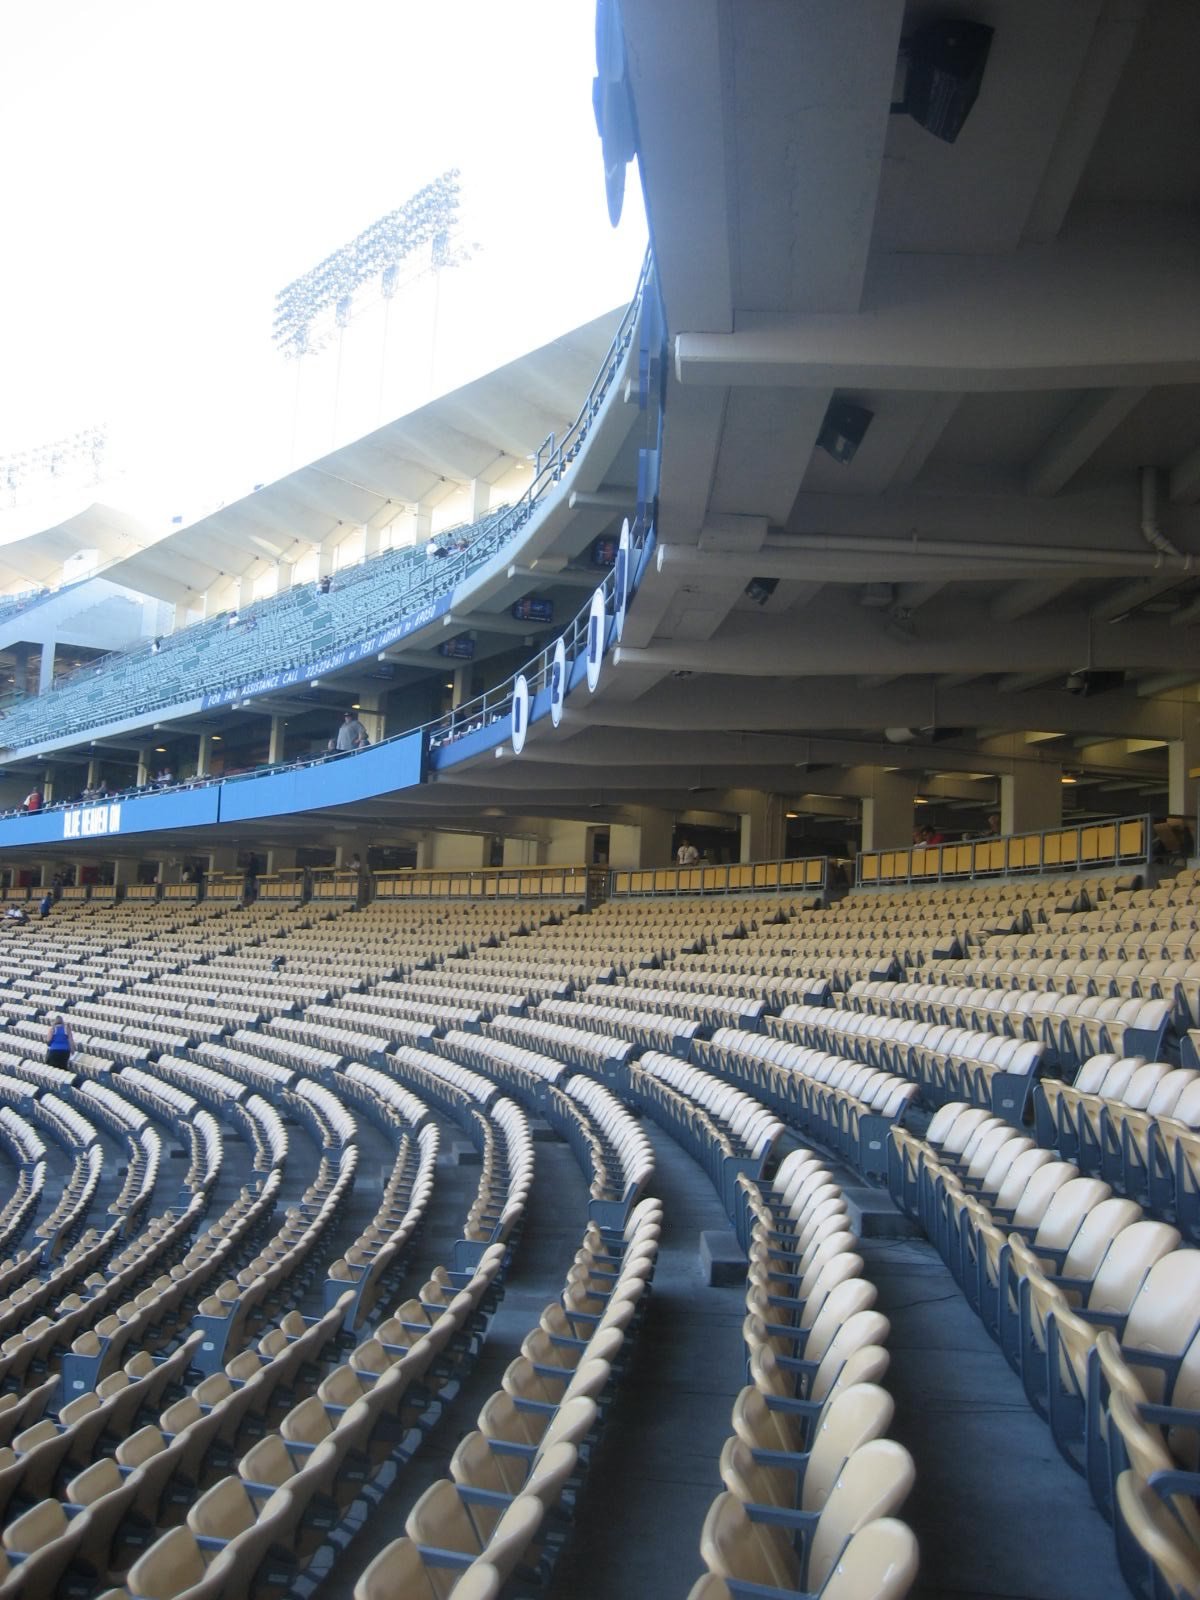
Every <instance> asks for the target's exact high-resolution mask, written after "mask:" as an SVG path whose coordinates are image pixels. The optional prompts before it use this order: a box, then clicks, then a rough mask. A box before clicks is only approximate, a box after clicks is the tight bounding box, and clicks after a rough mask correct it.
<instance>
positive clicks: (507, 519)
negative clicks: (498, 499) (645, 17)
mask: <svg viewBox="0 0 1200 1600" xmlns="http://www.w3.org/2000/svg"><path fill="white" fill-rule="evenodd" d="M651 270H652V258H651V255H650V252H649V251H647V253H646V256H645V258H644V260H643V262H642V267H641V271H640V273H639V275H638V281H637V286H636V288H635V290H634V294H633V298H632V299H631V300H630V302H629V305H628V306H627V307H626V309H625V311H624V313H623V315H622V317H621V321H620V324H619V326H618V328H617V331H616V333H615V334H614V335H613V338H612V341H611V343H610V344H609V348H608V352H607V354H606V355H605V358H604V361H603V362H602V364H601V366H600V370H599V371H598V373H597V374H596V377H595V378H594V379H593V380H592V384H591V387H590V388H589V390H588V392H587V395H586V397H585V398H584V401H583V403H582V405H581V406H580V408H579V411H578V413H577V415H576V417H575V420H574V421H573V422H572V423H571V424H570V426H569V427H568V428H567V429H566V431H565V432H564V433H563V434H562V436H561V437H560V438H559V439H558V440H557V442H556V443H555V445H554V448H553V450H552V452H551V453H550V454H549V455H548V457H547V458H546V460H545V462H544V463H540V464H539V466H538V469H537V470H536V471H535V473H534V476H533V480H532V482H531V483H530V484H529V486H528V488H527V489H526V490H525V493H524V494H523V495H522V496H521V498H520V499H519V500H518V501H516V503H515V504H514V505H513V506H511V507H510V508H509V509H508V510H507V511H506V512H504V513H503V514H502V515H500V516H499V517H497V518H496V519H495V520H494V522H492V523H491V525H490V526H489V527H488V528H487V529H486V530H485V532H484V533H482V534H481V535H480V536H479V537H478V538H477V539H475V540H473V541H472V542H471V544H470V545H468V546H467V548H466V549H465V550H462V551H458V552H451V553H450V554H449V555H447V556H446V557H444V558H443V559H441V560H439V561H437V562H436V563H435V567H434V570H433V571H430V572H428V573H425V574H423V575H422V576H421V577H419V578H418V579H417V581H416V582H415V583H414V584H411V585H410V586H409V588H408V589H407V590H406V592H405V595H404V601H405V611H404V613H403V615H404V616H408V615H415V614H416V613H418V612H419V611H420V610H421V608H422V606H423V605H424V604H427V603H428V600H429V598H430V597H431V596H440V595H442V594H448V593H449V592H451V591H452V590H453V589H454V588H455V587H456V586H457V584H458V583H460V582H461V581H462V580H463V579H464V578H467V577H469V576H471V575H472V574H473V573H474V572H476V571H478V570H479V568H481V567H482V566H484V565H485V564H486V563H487V562H488V561H490V560H491V559H492V558H493V557H494V556H495V555H496V554H497V553H498V552H499V551H500V550H501V549H503V548H504V547H505V546H506V545H508V544H510V543H511V542H512V540H513V538H514V537H515V535H516V534H518V533H519V532H520V531H521V530H522V529H523V528H524V527H525V526H526V524H527V523H528V522H529V521H530V519H531V518H532V516H533V514H534V512H535V510H536V509H537V506H538V502H539V501H540V500H541V499H542V498H543V496H544V495H545V494H546V493H547V492H548V491H549V490H550V489H551V488H552V487H553V486H554V485H555V484H556V483H558V482H559V480H560V479H561V478H562V477H563V476H564V474H565V473H566V471H567V469H568V468H569V467H570V465H571V464H572V462H573V461H574V460H575V458H576V457H577V456H578V454H579V452H580V450H581V448H582V446H583V443H584V441H585V439H586V438H587V436H588V433H589V432H590V429H591V425H592V423H593V421H594V420H595V418H596V416H597V414H598V412H599V410H600V407H601V405H602V404H603V402H604V400H605V399H606V397H607V395H608V393H609V390H610V389H611V387H612V384H613V381H614V379H615V378H616V375H617V372H618V370H619V368H620V366H621V362H622V359H623V357H624V354H625V352H626V350H627V349H628V348H629V345H630V343H631V341H632V339H633V334H634V329H635V327H636V325H637V320H638V317H639V315H640V313H641V308H642V302H643V299H644V295H645V290H646V285H647V283H648V282H649V279H650V273H651ZM389 554H390V552H389ZM288 592H290V591H288ZM275 598H278V599H280V600H282V599H284V598H285V596H283V595H281V596H278V597H274V596H273V597H271V599H269V600H265V601H260V602H258V604H257V607H256V608H255V611H254V612H251V610H250V608H248V609H247V615H248V616H250V615H253V614H259V615H261V611H262V608H263V607H265V606H269V605H270V604H271V601H272V600H273V599H275ZM194 626H195V627H197V628H200V627H203V626H205V624H204V623H196V624H194ZM190 631H191V629H188V628H184V629H180V630H179V632H178V633H175V634H172V635H170V636H169V637H170V639H171V641H172V643H171V646H170V649H174V648H176V644H177V642H178V643H186V640H187V635H188V634H189V633H190ZM348 643H352V641H348ZM150 649H152V645H150V644H149V643H147V642H146V641H144V640H143V641H140V642H139V644H138V645H137V646H136V647H134V648H133V649H130V650H121V651H112V652H110V653H109V654H107V655H105V656H100V657H97V658H96V659H94V660H93V661H90V662H88V664H87V665H86V666H85V667H82V668H80V669H79V670H78V671H77V672H74V673H71V674H69V675H65V676H63V677H62V678H59V679H57V680H56V681H55V683H54V684H53V685H52V686H51V688H52V692H55V693H58V692H61V691H62V690H63V689H65V688H68V687H70V686H71V685H73V684H75V683H78V682H81V681H85V680H88V679H91V678H95V677H96V676H97V675H103V674H104V672H105V671H106V670H108V669H109V668H111V667H115V666H116V665H117V664H119V663H121V662H123V661H128V660H131V659H133V658H134V657H136V656H139V655H141V654H142V653H144V652H145V651H147V650H150ZM160 649H162V650H164V652H165V650H166V645H165V641H164V643H163V645H162V646H160ZM347 664H349V662H347ZM235 686H236V685H235V681H234V680H232V679H231V680H230V683H229V687H230V688H232V687H235ZM176 703H178V695H177V694H175V693H174V691H173V690H165V691H164V692H163V694H162V695H160V696H157V697H153V698H147V699H144V700H142V701H141V702H140V703H139V705H138V707H137V710H136V713H135V714H139V715H140V714H142V713H143V712H144V713H149V712H151V711H155V710H161V709H162V708H163V707H164V706H169V705H172V704H176ZM36 738H37V735H36V734H35V735H33V737H31V738H29V739H26V740H25V741H24V743H26V744H31V743H33V742H35V740H36ZM7 742H8V743H9V744H10V747H11V748H13V749H19V748H20V747H21V745H20V742H13V741H11V740H9V741H7Z"/></svg>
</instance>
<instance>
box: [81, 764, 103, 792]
mask: <svg viewBox="0 0 1200 1600" xmlns="http://www.w3.org/2000/svg"><path fill="white" fill-rule="evenodd" d="M99 782H100V757H99V756H92V757H91V758H90V760H89V761H88V768H87V778H86V779H85V780H84V787H85V788H87V789H94V788H95V787H96V785H97V784H98V783H99Z"/></svg>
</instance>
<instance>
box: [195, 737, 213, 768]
mask: <svg viewBox="0 0 1200 1600" xmlns="http://www.w3.org/2000/svg"><path fill="white" fill-rule="evenodd" d="M211 771H212V734H211V733H202V734H201V735H200V746H199V749H198V750H197V753H196V776H197V777H198V778H207V777H208V775H209V774H210V772H211Z"/></svg>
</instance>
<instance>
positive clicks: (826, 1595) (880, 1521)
mask: <svg viewBox="0 0 1200 1600" xmlns="http://www.w3.org/2000/svg"><path fill="white" fill-rule="evenodd" d="M917 1563H918V1552H917V1540H916V1536H915V1535H914V1533H913V1531H912V1529H911V1528H910V1527H909V1526H908V1525H907V1523H904V1522H897V1521H896V1519H895V1518H894V1517H878V1518H876V1520H875V1521H874V1522H868V1523H867V1525H866V1527H865V1528H860V1529H859V1531H858V1532H857V1533H856V1534H855V1535H854V1537H853V1538H852V1539H851V1540H850V1543H849V1544H848V1545H847V1546H846V1548H845V1549H844V1550H843V1551H842V1553H841V1556H840V1557H839V1558H838V1560H837V1561H836V1562H835V1563H834V1566H833V1568H832V1570H831V1571H830V1573H829V1576H828V1578H827V1579H826V1580H825V1587H824V1588H823V1589H822V1590H821V1600H863V1596H864V1595H870V1596H871V1600H904V1596H905V1595H906V1594H907V1593H908V1591H909V1590H910V1589H911V1588H912V1585H913V1580H914V1578H915V1577H916V1575H917Z"/></svg>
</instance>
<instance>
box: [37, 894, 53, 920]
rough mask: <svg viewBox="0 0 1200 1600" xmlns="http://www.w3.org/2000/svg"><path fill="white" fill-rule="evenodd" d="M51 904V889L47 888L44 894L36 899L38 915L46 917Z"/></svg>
mask: <svg viewBox="0 0 1200 1600" xmlns="http://www.w3.org/2000/svg"><path fill="white" fill-rule="evenodd" d="M53 905H54V895H53V894H52V893H51V891H50V890H49V889H47V890H46V892H45V894H44V895H43V896H42V898H41V899H40V900H39V901H38V916H40V917H48V916H49V915H50V911H51V908H52V907H53Z"/></svg>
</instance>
